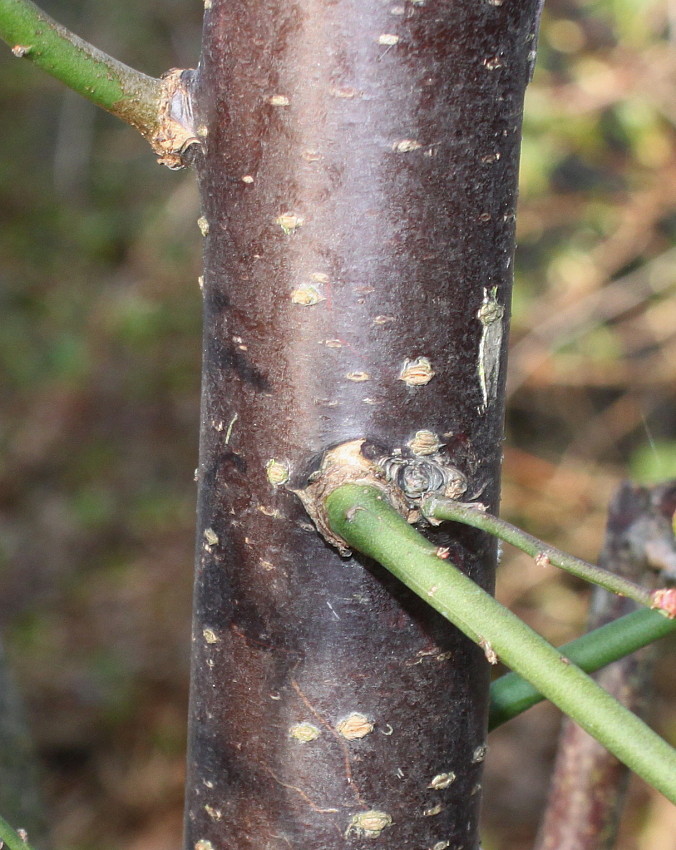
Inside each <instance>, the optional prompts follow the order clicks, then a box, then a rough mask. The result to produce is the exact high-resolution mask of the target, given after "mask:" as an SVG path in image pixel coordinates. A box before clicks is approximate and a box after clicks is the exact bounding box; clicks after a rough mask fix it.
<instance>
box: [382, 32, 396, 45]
mask: <svg viewBox="0 0 676 850" xmlns="http://www.w3.org/2000/svg"><path fill="white" fill-rule="evenodd" d="M398 43H399V36H398V35H393V34H392V33H389V32H384V33H383V34H382V35H379V36H378V44H382V45H384V46H385V47H392V46H393V45H395V44H398Z"/></svg>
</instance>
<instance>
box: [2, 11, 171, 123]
mask: <svg viewBox="0 0 676 850" xmlns="http://www.w3.org/2000/svg"><path fill="white" fill-rule="evenodd" d="M0 38H2V39H3V40H4V41H6V42H7V44H9V46H10V47H11V48H12V52H13V53H14V55H15V56H18V57H24V58H26V59H28V60H29V61H31V62H33V63H34V64H35V65H37V66H38V67H40V68H42V69H43V70H44V71H47V73H49V74H51V75H52V76H53V77H56V79H58V80H61V82H63V83H65V84H66V85H67V86H69V87H70V88H71V89H73V90H74V91H76V92H79V93H80V94H81V95H83V96H84V97H86V98H88V99H89V100H91V101H93V102H94V103H95V104H97V105H98V106H100V107H102V108H103V109H106V110H108V112H112V113H113V114H114V115H116V116H117V117H118V118H121V119H122V120H123V121H126V122H127V123H128V124H131V125H132V126H133V127H135V128H136V129H137V130H138V131H139V132H140V133H141V134H142V135H143V136H145V137H146V138H148V139H150V138H152V136H153V135H154V134H155V132H156V131H157V124H158V120H159V118H158V103H159V100H160V96H161V87H162V84H161V81H160V80H159V79H154V78H153V77H148V76H146V75H145V74H142V73H141V72H140V71H136V70H134V69H133V68H130V67H129V66H127V65H125V64H123V63H122V62H118V61H117V60H116V59H113V58H112V57H111V56H108V55H107V54H105V53H103V52H102V51H100V50H97V49H96V48H95V47H93V46H92V45H91V44H88V43H87V42H86V41H83V40H82V39H81V38H78V36H76V35H74V34H73V33H72V32H70V31H69V30H67V29H66V28H65V27H63V26H61V25H60V24H58V23H56V21H54V20H52V18H50V17H49V15H46V14H45V13H44V12H43V11H42V10H41V9H39V8H38V7H37V6H36V5H35V4H34V3H31V2H30V0H0Z"/></svg>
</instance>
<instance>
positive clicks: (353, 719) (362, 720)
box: [336, 711, 373, 741]
mask: <svg viewBox="0 0 676 850" xmlns="http://www.w3.org/2000/svg"><path fill="white" fill-rule="evenodd" d="M336 730H337V731H338V732H339V733H340V734H341V735H342V736H343V738H347V740H348V741H354V740H356V739H357V738H365V737H366V735H368V734H370V733H371V732H373V723H372V722H371V721H370V720H369V719H368V717H367V716H366V715H365V714H361V713H360V712H358V711H353V712H352V714H348V716H347V717H344V718H343V719H342V720H341V721H339V723H338V724H337V726H336Z"/></svg>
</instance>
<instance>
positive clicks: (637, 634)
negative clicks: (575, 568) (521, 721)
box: [488, 608, 676, 732]
mask: <svg viewBox="0 0 676 850" xmlns="http://www.w3.org/2000/svg"><path fill="white" fill-rule="evenodd" d="M674 631H676V620H671V619H669V618H668V617H666V616H665V615H664V614H661V613H659V612H658V611H647V610H646V609H645V608H641V609H640V610H638V611H632V613H631V614H626V615H625V616H624V617H620V618H619V619H617V620H614V621H613V622H612V623H607V624H606V625H605V626H600V627H599V628H598V629H594V631H591V632H587V634H584V635H582V636H581V637H579V638H577V639H576V640H572V641H570V643H566V644H564V645H563V646H560V647H559V651H560V652H561V653H563V655H564V656H565V657H566V658H568V659H569V660H570V661H572V662H573V663H574V664H577V666H578V667H580V668H582V670H584V671H585V672H586V673H594V672H595V671H596V670H600V669H601V668H602V667H605V666H606V665H607V664H612V662H613V661H618V660H619V659H620V658H624V656H625V655H629V654H631V653H632V652H636V650H637V649H641V648H642V647H644V646H647V645H648V644H650V643H653V641H656V640H659V639H660V638H663V637H666V636H667V635H668V634H671V633H672V632H674ZM542 699H544V697H543V696H542V694H541V693H540V692H539V691H538V690H537V688H534V687H533V685H531V684H530V683H529V682H527V681H526V680H525V679H522V678H521V676H519V675H517V674H516V673H507V674H506V675H504V676H501V677H500V678H499V679H496V680H495V681H494V682H493V684H492V685H491V700H490V709H489V714H488V730H489V732H490V731H491V730H493V729H495V728H496V727H497V726H500V725H501V724H502V723H506V722H507V721H508V720H511V719H512V718H513V717H516V716H517V714H521V712H523V711H526V709H528V708H530V707H531V706H533V705H535V704H536V703H538V702H540V701H541V700H542Z"/></svg>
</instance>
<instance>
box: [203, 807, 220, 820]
mask: <svg viewBox="0 0 676 850" xmlns="http://www.w3.org/2000/svg"><path fill="white" fill-rule="evenodd" d="M204 811H205V812H206V813H207V814H208V815H209V817H210V818H211V820H214V821H219V820H221V818H222V817H223V812H222V811H221V810H220V809H216V808H214V807H213V806H210V805H209V804H208V803H207V805H206V806H205V807H204Z"/></svg>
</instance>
